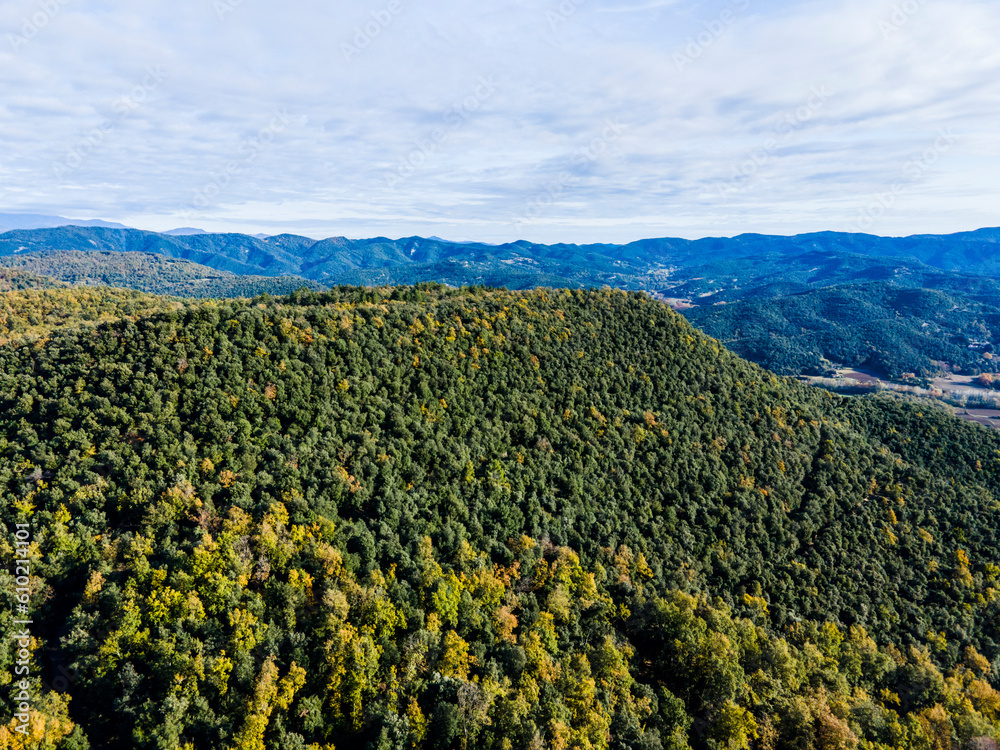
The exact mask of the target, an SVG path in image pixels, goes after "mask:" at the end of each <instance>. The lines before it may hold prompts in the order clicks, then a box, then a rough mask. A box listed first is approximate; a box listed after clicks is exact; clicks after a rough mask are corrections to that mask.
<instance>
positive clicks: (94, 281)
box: [0, 250, 324, 298]
mask: <svg viewBox="0 0 1000 750" xmlns="http://www.w3.org/2000/svg"><path fill="white" fill-rule="evenodd" d="M0 266H6V267H7V268H10V269H18V270H20V271H24V272H28V273H30V274H40V275H42V276H45V277H51V278H53V279H58V280H60V281H62V282H65V283H67V284H72V285H74V286H106V287H116V288H124V289H136V290H138V291H141V292H148V293H150V294H167V295H172V296H175V297H196V298H206V297H216V298H218V297H256V296H258V295H261V294H274V295H280V294H290V293H292V292H294V291H295V290H297V289H302V288H306V289H312V290H314V291H319V290H321V289H323V288H324V287H323V286H322V285H321V284H319V283H317V282H315V281H309V280H308V279H303V278H302V277H300V276H246V275H244V276H237V275H235V274H232V273H229V272H227V271H217V270H215V269H214V268H209V267H208V266H202V265H199V264H198V263H192V262H191V261H188V260H179V259H176V258H168V257H166V256H163V255H157V254H154V253H148V252H109V251H89V252H88V251H82V250H55V251H48V252H43V253H22V254H19V255H11V256H7V257H3V256H0ZM4 271H5V272H6V269H4Z"/></svg>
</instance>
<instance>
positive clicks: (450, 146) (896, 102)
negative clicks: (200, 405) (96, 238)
mask: <svg viewBox="0 0 1000 750" xmlns="http://www.w3.org/2000/svg"><path fill="white" fill-rule="evenodd" d="M998 36H1000V6H997V4H996V3H990V2H986V1H985V0H935V2H929V0H890V1H889V2H881V1H879V2H865V1H863V0H846V1H845V2H833V1H832V0H816V1H813V2H780V3H779V2H777V1H776V0H722V1H721V2H699V1H696V0H659V1H657V0H651V1H643V0H631V1H627V2H622V1H618V2H613V1H612V0H484V1H483V2H481V3H477V4H475V5H470V4H468V3H461V2H458V1H457V0H423V1H422V2H420V3H414V2H412V0H364V2H361V3H357V4H351V5H343V6H342V7H341V6H330V5H329V4H327V3H319V2H313V1H311V0H304V1H303V2H300V3H296V4H294V5H290V6H283V7H280V8H275V7H273V6H270V5H265V4H263V3H260V2H259V1H256V0H199V2H196V3H189V4H183V5H182V6H178V5H177V4H168V3H166V2H164V1H163V0H148V2H143V3H140V4H134V3H125V2H121V0H104V1H103V2H102V1H96V2H88V3H82V2H78V1H77V0H15V1H14V2H10V3H7V4H4V5H3V6H2V7H0V81H2V82H3V86H4V91H5V92H6V96H5V97H4V101H3V102H2V103H0V138H2V142H3V143H4V146H5V148H4V155H3V157H0V211H3V212H9V213H21V212H23V213H40V214H58V215H63V216H72V217H76V218H102V219H107V220H111V221H118V222H121V223H124V224H128V225H131V226H137V227H140V228H144V229H153V230H167V229H172V228H175V227H179V226H196V227H201V228H203V229H206V230H209V231H241V232H248V233H255V232H265V233H270V234H276V233H280V232H293V233H298V234H303V235H307V236H314V237H321V236H333V235H345V236H349V237H371V236H377V235H383V236H390V237H400V236H407V235H422V236H429V235H436V236H441V237H445V238H448V239H455V240H465V239H472V240H481V241H486V242H503V241H509V240H514V239H521V238H523V239H529V240H533V241H537V242H548V243H553V242H628V241H631V240H635V239H640V238H643V237H654V236H679V237H691V238H694V237H701V236H710V235H711V236H720V235H735V234H739V233H741V232H748V231H752V232H761V233H771V234H794V233H799V232H806V231H822V230H841V231H866V232H870V233H872V234H881V235H905V234H916V233H930V232H934V233H946V232H953V231H962V230H970V229H975V228H978V227H983V226H996V225H998V224H1000V220H998V218H997V213H996V206H997V204H998V201H997V198H998V192H1000V185H998V183H997V181H996V179H995V177H994V175H995V174H996V173H997V172H998V171H1000V170H998V167H1000V149H998V140H997V136H996V123H997V122H998V116H1000V48H997V46H996V44H995V39H996V38H997V37H998Z"/></svg>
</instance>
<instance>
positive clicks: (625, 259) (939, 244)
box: [0, 226, 1000, 296]
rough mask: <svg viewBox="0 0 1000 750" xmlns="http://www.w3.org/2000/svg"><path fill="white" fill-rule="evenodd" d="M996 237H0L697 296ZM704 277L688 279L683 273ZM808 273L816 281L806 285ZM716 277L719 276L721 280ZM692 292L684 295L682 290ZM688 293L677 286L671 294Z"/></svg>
mask: <svg viewBox="0 0 1000 750" xmlns="http://www.w3.org/2000/svg"><path fill="white" fill-rule="evenodd" d="M998 241H1000V229H981V230H978V231H974V232H963V233H959V234H951V235H916V236H912V237H877V236H874V235H866V234H847V233H836V232H821V233H815V234H803V235H796V236H792V237H780V236H768V235H759V234H743V235H739V236H737V237H731V238H707V239H701V240H684V239H673V238H662V239H649V240H641V241H638V242H633V243H629V244H625V245H613V244H593V245H575V244H557V245H541V244H536V243H531V242H527V241H518V242H512V243H506V244H502V245H488V244H485V243H467V242H449V241H446V240H440V239H430V238H421V237H405V238H402V239H396V240H392V239H388V238H385V237H376V238H372V239H360V240H352V239H347V238H344V237H332V238H328V239H323V240H318V241H317V240H314V239H310V238H307V237H299V236H296V235H291V234H281V235H276V236H273V237H252V236H249V235H245V234H209V233H206V234H184V235H176V234H174V235H167V234H158V233H155V232H146V231H141V230H137V229H119V228H108V227H82V226H64V227H58V228H43V229H34V230H15V231H10V232H6V233H4V234H2V235H0V256H5V255H17V254H22V253H37V252H52V251H61V250H79V251H95V250H100V251H112V252H145V253H156V254H160V255H165V256H167V257H171V258H181V259H184V260H190V261H192V262H195V263H200V264H202V265H206V266H209V267H210V268H214V269H216V270H220V271H228V272H230V273H234V274H253V275H264V276H280V275H293V276H301V277H303V278H306V279H312V280H315V281H318V282H320V283H323V284H327V285H332V284H396V283H413V282H419V281H441V282H444V283H447V284H452V285H461V284H487V285H493V286H501V285H503V286H508V287H511V288H527V287H534V286H549V285H551V286H569V287H582V286H600V285H603V284H607V285H610V286H615V287H622V288H630V289H646V290H650V291H663V292H665V293H667V292H669V291H670V290H676V291H677V292H678V294H673V295H672V296H685V295H684V293H685V292H688V291H690V292H695V289H694V288H693V287H691V283H692V280H693V279H695V278H698V277H702V279H701V280H702V281H705V282H714V286H713V283H706V284H703V285H702V287H699V290H698V291H697V294H708V293H717V292H718V291H719V290H722V289H727V288H734V287H735V288H740V289H746V288H748V286H762V285H764V284H765V283H766V284H782V283H788V282H789V279H790V278H793V277H794V278H795V279H796V281H795V283H797V284H805V285H806V286H808V287H811V286H817V285H829V284H830V283H842V282H843V281H844V280H847V279H849V278H851V277H853V276H856V275H858V274H861V275H864V274H867V275H868V276H867V279H866V280H878V279H882V278H884V277H886V276H887V275H892V274H893V273H898V272H899V271H900V270H901V269H902V270H904V271H905V272H913V271H916V270H918V269H938V270H942V271H948V272H962V273H967V274H977V275H1000V244H998ZM693 269H699V274H698V275H697V276H693V275H692V274H690V273H687V271H690V270H693ZM810 274H812V276H810ZM716 277H717V278H716ZM685 285H687V286H685ZM678 287H683V288H678Z"/></svg>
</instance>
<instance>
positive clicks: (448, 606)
mask: <svg viewBox="0 0 1000 750" xmlns="http://www.w3.org/2000/svg"><path fill="white" fill-rule="evenodd" d="M998 466H1000V437H998V436H997V435H995V434H993V433H990V432H988V431H986V430H982V429H979V428H978V427H977V426H975V425H969V424H963V423H960V422H958V421H957V420H954V419H952V418H950V417H948V416H946V415H943V414H940V413H937V412H927V413H923V412H921V411H919V410H918V407H914V406H911V405H906V404H893V405H891V406H888V405H885V404H881V403H879V402H875V401H866V400H852V399H848V398H844V397H840V396H835V395H833V394H829V393H827V392H823V391H818V390H812V389H809V388H807V387H805V386H801V385H799V384H797V383H794V382H792V381H789V380H784V379H781V378H778V377H776V376H774V375H772V374H770V373H768V372H766V371H764V370H762V369H761V368H759V367H757V366H756V365H752V364H750V363H748V362H746V361H744V360H741V359H739V358H738V357H737V356H735V355H733V354H732V353H730V352H728V351H727V350H725V349H724V348H723V347H722V346H721V345H720V344H719V343H718V342H717V341H715V340H712V339H710V338H708V337H707V336H704V335H703V334H701V333H699V332H697V331H696V330H695V329H693V328H692V327H691V326H690V325H689V324H688V323H687V322H686V321H685V320H684V319H683V318H682V317H681V316H679V315H677V314H676V313H674V312H672V311H671V310H669V309H668V308H667V307H666V306H664V305H662V304H660V303H657V302H654V301H653V300H651V299H649V298H648V297H647V296H645V295H643V294H639V293H624V292H616V291H610V290H604V291H596V290H591V291H564V290H551V289H541V290H535V291H531V292H507V291H503V290H490V289H484V288H462V289H448V288H445V287H441V286H436V285H421V286H417V287H403V288H383V289H370V288H369V289H361V288H349V287H344V288H337V289H334V290H331V291H330V292H327V293H321V294H317V293H312V292H307V291H303V292H297V293H295V294H293V295H291V296H289V297H285V298H276V299H275V298H269V297H261V298H257V299H254V300H232V301H206V302H200V303H197V304H194V303H192V304H187V305H184V306H179V307H178V308H177V309H166V310H157V311H152V310H150V311H147V312H146V313H144V314H141V315H132V316H129V317H124V318H121V319H119V320H115V321H112V322H106V323H103V324H101V325H98V326H90V327H74V326H66V327H63V328H60V329H58V330H52V331H51V332H50V333H48V334H47V336H46V337H45V338H44V339H39V340H34V341H26V342H12V343H9V344H7V345H6V346H2V347H0V483H2V486H3V491H4V493H5V497H6V498H8V501H7V502H5V503H4V505H3V508H2V515H0V521H2V523H3V524H4V525H5V527H6V529H7V534H5V537H4V539H6V540H9V539H10V538H11V531H12V530H13V529H14V525H15V524H16V523H25V522H26V523H29V524H30V525H31V527H32V529H33V533H34V535H35V536H34V544H33V546H32V549H31V558H32V569H33V571H34V572H33V578H32V590H33V592H35V593H34V597H33V601H34V602H35V603H36V604H35V607H36V609H35V611H34V612H33V619H34V620H35V622H36V623H37V625H36V626H35V630H34V631H33V636H34V641H33V645H32V654H31V658H32V664H33V669H34V671H33V675H34V677H33V680H34V683H33V690H34V691H35V694H36V695H37V696H38V701H37V706H38V709H39V716H41V717H43V718H47V719H48V724H47V725H46V724H44V723H42V724H39V725H38V727H37V731H38V736H39V738H41V737H43V736H44V737H45V738H46V739H44V740H42V739H38V743H37V745H36V746H46V747H53V748H56V747H58V748H83V747H88V746H90V747H94V748H96V747H102V748H103V747H107V748H133V747H134V748H188V747H190V748H230V747H238V748H264V747H267V748H289V749H291V748H296V749H303V748H310V750H313V749H315V750H325V749H326V748H330V747H337V748H347V747H371V748H412V747H417V748H468V747H472V746H479V747H482V748H522V747H523V748H547V747H551V748H650V750H653V749H655V748H692V749H693V750H700V749H702V748H705V749H712V750H715V749H716V748H720V749H721V748H751V747H752V748H775V749H785V748H788V749H791V748H855V747H857V748H952V747H954V746H956V745H959V746H965V747H986V746H987V745H984V744H982V743H984V742H986V741H987V738H995V737H996V736H997V735H998V731H1000V693H998V692H997V691H996V688H997V687H998V686H1000V672H998V669H1000V633H998V624H1000V620H998V614H1000V612H998V592H1000V583H998V576H1000V560H998V553H997V549H998V544H997V543H998V539H997V535H998V533H1000V502H998V498H1000V495H998V493H1000V482H998V473H997V468H998ZM3 544H4V545H7V547H5V549H4V552H5V553H6V555H5V556H6V557H7V558H8V559H9V558H10V555H11V553H12V550H11V549H9V542H4V543H3ZM4 575H5V576H6V578H5V580H4V584H3V586H2V591H3V596H4V597H5V600H4V601H3V602H2V603H0V631H2V633H3V634H4V635H5V636H6V635H7V634H8V633H10V632H12V631H13V628H14V625H13V621H12V614H11V613H12V612H13V611H14V608H13V604H14V603H13V599H12V596H13V594H12V592H13V589H14V586H13V584H12V581H11V579H10V575H9V574H8V573H5V574H4ZM2 649H3V650H2V651H0V682H2V683H3V688H2V690H3V691H6V692H8V693H11V692H13V690H14V687H13V678H12V665H13V659H14V658H15V655H14V650H13V647H12V645H11V640H10V639H9V638H7V637H5V638H4V640H3V647H2ZM63 674H66V675H69V678H66V679H65V680H64V681H63V682H65V683H67V684H65V685H64V688H65V689H64V690H62V691H58V690H55V689H53V688H52V686H53V685H54V684H55V683H56V682H57V680H56V678H57V677H58V676H60V675H63ZM11 705H12V703H11V701H9V700H8V701H5V702H4V703H3V709H2V710H4V711H7V712H8V713H6V714H4V715H2V716H0V723H2V724H6V725H7V729H0V747H23V746H24V745H23V743H22V744H20V745H19V744H17V743H18V742H20V741H21V740H20V738H19V737H17V736H15V735H14V734H13V733H12V732H11V730H10V727H11V726H12V725H13V724H12V722H13V719H12V716H11V715H10V713H9V711H10V706H11ZM45 743H47V744H45Z"/></svg>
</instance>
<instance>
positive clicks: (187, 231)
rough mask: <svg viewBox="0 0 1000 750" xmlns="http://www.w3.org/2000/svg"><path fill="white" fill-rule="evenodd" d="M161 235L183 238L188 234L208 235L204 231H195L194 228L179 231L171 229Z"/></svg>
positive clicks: (181, 228)
mask: <svg viewBox="0 0 1000 750" xmlns="http://www.w3.org/2000/svg"><path fill="white" fill-rule="evenodd" d="M163 234H169V235H176V236H185V235H190V234H208V232H206V231H205V230H204V229H195V228H194V227H180V228H179V229H171V230H169V231H167V232H164V233H163Z"/></svg>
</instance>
